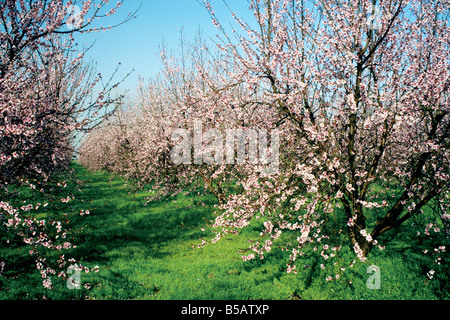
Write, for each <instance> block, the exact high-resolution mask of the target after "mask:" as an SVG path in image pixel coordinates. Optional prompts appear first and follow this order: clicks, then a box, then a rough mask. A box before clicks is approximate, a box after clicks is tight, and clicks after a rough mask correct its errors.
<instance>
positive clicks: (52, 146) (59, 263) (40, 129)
mask: <svg viewBox="0 0 450 320" xmlns="http://www.w3.org/2000/svg"><path fill="white" fill-rule="evenodd" d="M120 5H121V3H120V2H119V3H117V5H116V6H112V7H111V6H110V5H108V1H107V0H101V1H99V2H97V3H96V2H92V1H82V2H75V3H74V2H72V1H68V2H63V1H57V0H51V1H40V0H39V1H38V0H32V1H23V0H8V1H2V2H0V218H1V219H0V220H1V225H0V241H1V243H2V244H1V245H2V246H7V247H11V246H19V247H21V246H24V245H25V246H28V247H29V249H28V251H29V252H30V254H31V255H32V256H33V257H34V260H35V262H36V267H37V269H38V270H39V272H40V273H41V274H42V277H43V283H44V286H45V287H47V288H52V281H51V276H52V275H53V274H58V276H59V277H63V278H65V277H66V276H67V275H66V270H67V267H68V261H73V260H69V259H68V257H65V255H64V250H65V249H69V248H71V247H72V246H73V243H72V242H71V240H70V239H69V236H68V233H69V231H68V230H69V229H70V227H69V226H68V225H67V221H68V220H67V215H68V214H73V213H70V212H68V213H65V217H64V215H63V213H61V214H60V215H55V216H49V217H47V218H46V219H42V218H40V219H38V218H36V216H37V214H38V213H39V212H40V210H43V208H45V207H46V206H47V205H49V207H50V206H51V204H50V202H53V201H56V202H59V203H61V201H63V202H67V201H70V200H72V199H73V197H72V195H70V194H66V196H67V197H66V196H64V197H61V199H54V198H55V196H54V194H56V193H59V194H60V192H61V190H62V192H64V187H65V186H66V185H67V183H69V180H70V179H72V177H71V176H70V174H67V173H68V172H69V165H70V161H71V160H72V157H73V152H74V149H73V141H74V138H75V137H76V134H77V132H80V131H82V130H89V129H91V128H92V127H94V126H95V125H97V124H98V123H99V122H101V120H102V118H103V117H104V116H105V115H107V114H108V113H110V112H112V111H113V109H114V108H115V105H116V104H117V103H119V102H120V101H121V99H122V97H120V96H113V95H112V91H113V89H114V88H115V87H116V84H113V83H111V82H108V83H107V84H106V85H105V84H103V83H104V82H103V81H101V75H100V74H97V73H96V72H95V69H94V68H93V67H92V66H90V65H89V64H87V63H86V62H85V61H84V57H85V54H86V51H87V48H80V47H79V46H78V45H77V44H76V42H75V39H74V36H75V34H81V33H83V32H89V31H93V30H94V24H96V23H95V20H97V19H98V18H100V17H104V16H105V14H106V15H109V14H112V13H113V12H114V11H115V10H116V9H117V8H118V7H120ZM76 9H78V10H76ZM130 18H131V16H128V17H127V18H125V19H124V21H126V20H129V19H130ZM97 29H98V28H97ZM36 197H38V198H39V199H41V200H40V202H39V203H37V202H36V201H35V200H34V199H36ZM33 201H34V202H33ZM44 210H45V209H44ZM82 213H84V211H83V212H82ZM75 214H77V213H75ZM78 214H80V213H78ZM58 219H64V221H60V220H58ZM48 250H51V251H56V252H57V253H58V254H57V256H58V257H57V258H56V259H55V261H50V260H48V259H47V254H46V252H47V251H48ZM0 260H1V263H2V271H3V270H5V272H7V271H8V270H9V271H12V272H13V271H14V265H13V264H11V263H10V261H8V260H7V261H4V258H3V257H0ZM77 267H79V266H77Z"/></svg>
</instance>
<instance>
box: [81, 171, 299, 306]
mask: <svg viewBox="0 0 450 320" xmlns="http://www.w3.org/2000/svg"><path fill="white" fill-rule="evenodd" d="M79 174H80V179H81V180H86V185H85V186H84V188H83V192H82V193H81V194H80V195H79V196H78V198H79V200H82V201H85V203H89V205H90V206H91V208H92V210H91V212H92V213H91V215H89V216H87V217H86V216H85V217H83V223H85V224H86V225H87V227H86V228H85V229H84V232H83V235H82V236H81V237H79V242H81V244H80V245H79V246H78V248H77V249H76V252H75V253H76V255H77V256H78V257H80V258H81V259H82V260H83V262H84V263H86V264H87V265H99V266H100V267H101V271H100V272H99V273H98V274H97V275H95V277H94V278H93V279H90V278H91V277H90V276H88V279H89V282H90V283H98V285H97V286H95V287H94V288H93V289H91V292H90V293H89V295H90V297H91V298H95V299H189V300H191V299H262V298H265V299H288V298H289V297H290V296H292V295H293V292H294V290H295V289H294V288H289V289H288V288H287V287H285V288H282V287H283V283H282V282H280V281H279V280H277V278H280V276H283V275H285V274H284V272H283V271H282V269H281V268H280V266H277V265H273V264H270V263H267V264H261V265H260V266H258V267H256V268H253V267H254V264H253V265H252V266H251V265H250V264H248V263H247V264H246V263H244V262H242V261H241V259H240V254H239V250H240V249H244V248H248V246H249V243H247V240H246V239H247V238H244V237H238V238H236V239H234V240H233V241H229V240H225V241H220V242H218V243H216V244H211V245H208V246H206V247H205V248H202V249H198V248H196V249H193V247H192V246H193V245H196V244H199V243H200V241H199V238H200V236H205V234H206V232H207V231H208V229H207V230H205V231H202V228H203V227H204V226H205V225H206V220H210V219H211V218H212V217H213V215H212V207H211V206H212V204H213V200H212V199H208V198H206V199H205V198H203V199H202V200H203V201H204V202H205V203H206V206H204V207H203V206H198V205H196V206H194V205H193V203H194V202H195V201H196V200H199V199H194V200H192V199H189V198H186V197H183V196H179V197H177V198H176V201H160V202H152V203H149V204H148V205H144V204H145V202H146V197H147V196H148V193H145V192H141V193H137V194H132V195H130V194H129V193H128V190H127V189H126V187H124V182H123V181H122V180H120V179H108V177H107V176H106V175H105V174H103V173H88V172H86V171H85V170H84V169H83V168H80V169H79ZM91 201H92V202H91ZM80 221H81V219H80ZM250 233H251V231H250ZM254 234H255V237H257V236H258V233H257V231H254ZM248 235H249V234H247V236H248ZM230 240H231V239H230ZM282 268H283V267H282ZM82 280H83V279H82ZM286 280H287V279H286ZM277 283H278V284H277ZM288 283H289V281H286V282H285V286H286V285H287V284H288ZM274 286H275V288H273V287H274ZM273 289H275V290H273ZM271 292H272V294H274V295H275V296H270V294H271Z"/></svg>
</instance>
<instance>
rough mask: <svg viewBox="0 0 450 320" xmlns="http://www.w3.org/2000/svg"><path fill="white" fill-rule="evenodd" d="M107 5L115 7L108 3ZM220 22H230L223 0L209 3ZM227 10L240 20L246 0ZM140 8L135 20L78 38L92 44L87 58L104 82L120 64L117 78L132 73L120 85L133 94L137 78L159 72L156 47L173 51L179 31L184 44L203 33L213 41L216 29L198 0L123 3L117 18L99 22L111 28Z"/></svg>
mask: <svg viewBox="0 0 450 320" xmlns="http://www.w3.org/2000/svg"><path fill="white" fill-rule="evenodd" d="M110 2H112V3H116V2H115V1H113V0H111V1H110ZM210 2H211V4H212V5H213V8H214V10H215V12H216V15H217V17H218V18H219V21H221V22H222V23H224V24H226V23H228V22H229V21H232V18H231V16H230V13H229V11H228V9H227V8H226V6H225V5H224V3H223V0H211V1H210ZM227 3H228V5H229V6H230V8H231V9H232V10H234V11H236V12H238V15H240V16H247V17H248V14H249V13H248V3H247V1H246V0H228V1H227ZM139 6H141V8H140V10H139V11H138V13H137V18H136V19H133V20H132V21H129V22H127V23H125V24H123V25H121V26H119V27H117V28H113V29H112V30H110V31H106V32H95V33H91V34H83V35H80V36H78V37H77V41H78V42H79V43H80V44H84V43H86V44H88V45H89V44H92V43H93V42H94V41H95V44H94V46H93V48H92V49H91V50H90V51H89V53H88V57H89V58H91V59H92V60H93V61H95V62H96V63H97V71H98V72H100V73H102V75H103V78H104V79H106V78H109V77H110V76H111V74H112V72H113V71H114V70H115V68H116V66H117V65H118V63H119V62H120V63H121V67H120V75H119V77H123V76H124V75H125V74H127V73H128V72H129V71H131V70H133V69H134V70H135V71H134V72H133V74H132V75H131V76H130V77H129V78H128V79H127V81H126V82H125V83H124V84H123V85H122V87H121V88H122V90H123V89H129V90H130V93H131V94H133V93H134V89H135V87H136V83H137V80H138V75H141V76H142V77H144V78H149V77H151V76H153V75H155V74H157V73H158V71H159V70H160V69H161V64H160V61H159V45H160V44H161V43H162V41H163V40H164V42H165V43H166V44H167V47H168V49H176V48H177V45H178V43H179V38H180V30H181V29H183V32H184V34H185V37H186V39H187V40H190V39H193V37H194V35H195V33H196V32H197V31H198V30H199V28H201V29H202V31H203V34H204V36H205V37H213V36H214V35H215V34H216V33H217V29H216V28H215V27H214V25H213V24H212V22H211V18H210V16H209V14H208V12H207V10H206V9H205V8H204V7H203V6H202V5H201V4H200V3H199V2H198V1H197V0H124V4H123V5H122V7H121V8H120V9H119V10H118V11H117V13H116V14H114V15H112V16H111V17H109V18H105V19H103V20H101V21H103V22H102V25H103V26H108V25H114V24H116V23H118V22H120V21H121V20H123V18H124V17H126V16H127V15H128V13H129V12H134V11H135V10H136V9H137V8H139Z"/></svg>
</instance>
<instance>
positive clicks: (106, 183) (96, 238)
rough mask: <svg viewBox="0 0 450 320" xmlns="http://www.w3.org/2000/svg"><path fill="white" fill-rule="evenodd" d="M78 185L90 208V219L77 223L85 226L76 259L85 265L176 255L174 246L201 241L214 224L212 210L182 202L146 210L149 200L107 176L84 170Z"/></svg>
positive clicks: (165, 202)
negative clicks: (203, 228) (206, 227)
mask: <svg viewBox="0 0 450 320" xmlns="http://www.w3.org/2000/svg"><path fill="white" fill-rule="evenodd" d="M78 172H79V179H81V180H82V181H85V185H84V186H83V188H82V192H81V193H80V194H79V195H78V198H79V200H80V201H81V202H84V204H85V207H84V208H82V209H84V210H86V209H87V208H86V204H88V205H89V209H90V215H89V216H83V217H76V220H73V222H74V223H75V224H76V225H78V226H79V227H83V225H85V227H84V230H83V232H82V233H81V234H80V235H78V236H77V243H78V245H77V249H76V250H74V254H76V256H77V257H78V258H80V259H82V260H83V261H88V262H98V263H101V264H103V265H105V264H106V265H107V264H108V263H112V262H113V261H114V260H115V259H117V257H118V256H120V257H121V258H122V259H123V258H125V259H127V256H128V257H129V258H130V259H132V258H133V254H134V253H135V252H136V251H139V253H140V255H143V256H146V257H149V258H158V259H159V258H164V257H166V256H169V255H171V254H173V252H171V251H170V244H171V243H176V242H186V241H189V240H192V241H193V242H195V241H197V240H198V238H199V237H200V235H201V230H200V228H201V226H202V225H205V224H206V222H205V220H208V219H211V217H212V213H211V209H210V208H208V207H207V206H206V207H197V206H193V205H192V201H191V199H188V198H186V197H183V196H178V197H177V200H179V201H177V202H174V201H172V199H169V200H167V199H162V200H161V201H155V202H151V203H149V204H148V205H145V203H146V201H147V197H148V195H149V194H146V193H145V192H142V193H137V194H131V193H129V191H128V189H127V188H126V186H125V181H124V180H121V179H114V178H113V179H111V178H110V176H109V175H107V174H103V173H98V172H97V173H89V172H87V171H86V170H85V169H84V168H81V167H79V168H78Z"/></svg>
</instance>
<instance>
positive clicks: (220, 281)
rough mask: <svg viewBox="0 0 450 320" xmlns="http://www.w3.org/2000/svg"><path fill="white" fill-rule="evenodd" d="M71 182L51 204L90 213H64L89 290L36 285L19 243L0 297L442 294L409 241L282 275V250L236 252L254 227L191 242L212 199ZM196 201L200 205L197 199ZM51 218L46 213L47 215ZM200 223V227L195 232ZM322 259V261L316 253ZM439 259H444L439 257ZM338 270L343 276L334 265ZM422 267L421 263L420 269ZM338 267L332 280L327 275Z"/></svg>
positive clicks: (99, 181)
mask: <svg viewBox="0 0 450 320" xmlns="http://www.w3.org/2000/svg"><path fill="white" fill-rule="evenodd" d="M76 169H77V172H78V173H77V174H78V178H79V179H80V180H85V181H86V182H85V184H84V186H83V187H82V189H81V191H74V194H75V198H76V200H75V201H73V202H70V203H69V204H67V206H63V205H61V207H60V208H59V210H63V211H64V210H66V211H72V212H76V211H78V210H81V209H84V210H87V209H90V211H91V214H90V215H89V216H82V217H81V216H75V217H73V218H72V219H71V221H72V224H73V227H74V230H76V229H78V230H79V229H80V228H83V229H82V230H81V231H80V232H79V233H77V234H76V235H77V237H76V244H77V248H75V249H72V250H71V251H70V252H69V253H67V255H68V256H71V257H74V258H76V259H77V260H79V261H81V262H82V263H83V264H84V265H87V266H90V267H94V266H96V265H98V266H99V267H100V271H99V272H98V273H87V274H85V273H82V274H81V281H82V282H83V283H90V284H92V285H93V286H92V288H91V289H90V290H86V289H81V290H69V289H68V288H67V287H66V283H65V281H63V280H61V279H59V280H58V279H56V280H55V281H54V285H55V288H54V290H46V289H44V288H42V285H41V283H42V279H41V278H40V276H39V274H38V273H37V272H36V270H35V268H33V266H32V264H33V260H32V259H31V258H30V257H29V255H28V254H27V252H26V250H25V248H24V247H20V246H18V247H16V248H9V247H2V248H0V260H1V261H6V267H5V271H4V273H3V275H2V276H0V299H42V297H43V296H45V297H46V298H47V299H87V298H88V299H98V300H107V299H156V300H158V299H163V300H216V299H223V300H229V299H236V300H246V299H270V300H274V299H276V300H286V299H448V297H449V296H448V292H449V290H448V285H447V278H448V268H446V267H445V266H441V267H440V270H437V269H436V270H437V271H438V272H437V273H436V277H435V278H434V279H433V280H431V281H430V280H428V281H427V277H426V272H427V271H429V268H428V267H427V263H429V261H428V260H426V261H425V260H424V258H423V255H421V254H420V253H417V252H416V251H417V250H416V251H414V248H413V244H412V242H408V241H409V240H408V239H407V238H402V237H400V240H398V242H397V243H396V244H395V245H396V247H395V246H394V249H393V250H390V251H388V250H385V251H378V250H375V251H374V253H373V254H372V255H371V256H370V259H369V261H367V262H366V263H361V262H357V263H355V265H354V266H353V267H352V268H349V267H348V266H344V265H341V264H340V263H341V262H342V263H344V261H351V260H352V259H353V253H352V252H351V250H350V249H349V248H344V249H342V250H341V252H340V258H341V259H340V261H341V262H340V263H339V264H337V265H335V266H333V265H331V266H330V268H331V269H330V268H327V269H326V270H322V269H321V268H320V267H319V265H320V264H321V263H322V262H323V259H322V260H321V257H320V256H319V257H318V256H317V255H309V256H306V257H302V258H299V259H297V270H298V274H292V273H291V274H287V273H286V271H285V270H286V263H287V261H288V256H289V253H288V252H286V251H284V252H283V251H279V250H277V251H273V252H272V253H271V254H268V255H267V256H266V258H265V259H264V260H253V261H249V262H243V261H242V260H241V258H240V256H241V253H240V252H241V250H244V249H247V248H248V247H249V246H250V243H249V242H248V239H254V240H257V239H258V238H259V230H258V228H257V227H256V226H255V227H254V228H249V229H246V230H244V231H243V232H242V234H240V235H238V236H236V235H233V236H229V237H228V238H226V239H223V240H221V241H219V242H217V243H215V244H209V245H207V246H205V247H204V248H195V249H194V248H193V246H195V245H197V244H199V243H200V240H199V239H200V237H207V238H211V237H212V233H211V228H209V227H205V226H206V223H207V222H206V221H208V220H211V219H212V218H214V215H213V208H212V206H213V205H214V199H213V198H212V197H202V198H201V199H200V198H195V197H191V196H189V195H186V196H183V195H179V196H177V197H175V198H174V199H169V200H167V199H165V200H161V201H155V202H151V203H149V204H147V205H145V203H146V201H147V200H146V199H147V197H148V196H149V195H150V193H148V192H146V191H142V192H139V193H132V194H130V193H129V190H128V189H127V188H126V187H125V186H124V184H125V182H124V181H123V180H121V179H120V178H116V177H113V176H110V175H108V174H105V173H99V172H97V173H91V172H87V171H86V170H85V169H84V168H81V167H79V166H76ZM199 200H202V201H203V202H204V203H206V206H200V205H197V202H199ZM47 214H49V213H47ZM202 228H206V229H205V231H202V230H201V229H202ZM319 258H320V259H319ZM444 263H445V262H444ZM371 264H375V265H377V266H379V267H380V269H381V289H379V290H370V289H368V288H367V286H366V281H367V279H368V277H369V276H370V274H368V273H367V267H368V266H369V265H371ZM341 267H346V271H345V272H341V271H340V268H341ZM427 268H428V269H427ZM337 273H339V274H340V278H339V279H338V280H333V281H326V280H325V278H326V277H327V276H330V275H332V276H335V274H337Z"/></svg>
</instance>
